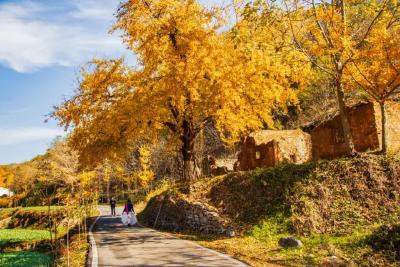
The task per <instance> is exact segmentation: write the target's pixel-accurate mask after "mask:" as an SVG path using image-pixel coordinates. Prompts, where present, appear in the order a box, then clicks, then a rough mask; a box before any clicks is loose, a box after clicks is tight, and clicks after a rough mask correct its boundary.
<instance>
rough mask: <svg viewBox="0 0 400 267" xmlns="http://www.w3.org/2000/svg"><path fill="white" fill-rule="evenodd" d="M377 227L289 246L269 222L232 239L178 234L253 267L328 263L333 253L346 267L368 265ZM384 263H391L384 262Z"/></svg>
mask: <svg viewBox="0 0 400 267" xmlns="http://www.w3.org/2000/svg"><path fill="white" fill-rule="evenodd" d="M376 228H377V227H371V228H359V229H357V230H354V231H353V232H352V233H351V234H348V235H343V236H341V235H328V234H315V235H311V236H306V237H300V238H299V239H300V240H301V241H302V243H303V247H300V248H290V249H284V248H281V247H280V246H279V245H278V241H279V239H280V238H281V237H287V236H290V235H292V234H290V233H289V232H286V231H282V229H283V227H282V225H279V224H275V223H273V222H271V221H267V222H265V223H263V224H262V225H259V226H256V227H254V228H253V229H252V230H251V231H249V232H248V233H247V234H245V235H243V236H237V237H234V238H225V237H221V236H215V235H207V234H199V233H180V234H177V236H178V237H180V238H184V239H188V240H192V241H195V242H197V243H199V244H200V245H203V246H205V247H208V248H211V249H215V250H218V251H220V252H223V253H226V254H228V255H232V256H234V257H236V258H237V259H239V260H242V261H244V262H247V263H249V264H251V265H252V266H256V267H261V266H307V265H312V266H313V265H320V264H328V263H329V261H331V258H330V257H332V256H336V257H337V258H338V259H339V262H342V263H343V264H345V265H346V266H369V265H368V264H369V263H370V262H368V261H367V258H366V257H368V255H370V254H372V252H373V249H372V248H371V247H370V246H369V245H368V244H367V242H366V240H367V239H368V237H369V236H370V235H371V233H372V232H373V230H374V229H376ZM378 266H382V265H378ZM384 266H391V265H390V263H388V262H385V265H384ZM393 266H395V265H393Z"/></svg>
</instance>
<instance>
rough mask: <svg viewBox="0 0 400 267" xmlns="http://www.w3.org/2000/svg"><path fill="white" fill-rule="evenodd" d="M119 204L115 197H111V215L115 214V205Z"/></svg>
mask: <svg viewBox="0 0 400 267" xmlns="http://www.w3.org/2000/svg"><path fill="white" fill-rule="evenodd" d="M116 204H117V201H116V200H115V198H114V197H112V198H111V199H110V206H111V216H115V205H116Z"/></svg>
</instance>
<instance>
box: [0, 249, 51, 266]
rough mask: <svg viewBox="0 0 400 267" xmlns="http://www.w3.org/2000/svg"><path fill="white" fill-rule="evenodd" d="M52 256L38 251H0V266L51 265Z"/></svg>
mask: <svg viewBox="0 0 400 267" xmlns="http://www.w3.org/2000/svg"><path fill="white" fill-rule="evenodd" d="M51 264H52V258H51V257H50V256H48V255H46V254H43V253H39V252H28V251H18V252H7V253H0V266H2V267H33V266H35V267H38V266H51Z"/></svg>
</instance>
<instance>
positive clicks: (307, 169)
mask: <svg viewBox="0 0 400 267" xmlns="http://www.w3.org/2000/svg"><path fill="white" fill-rule="evenodd" d="M110 12H111V11H110ZM113 12H114V11H113ZM115 14H116V20H115V23H114V25H113V26H112V29H111V30H112V31H117V32H119V33H121V35H122V42H123V44H124V46H126V47H127V48H128V49H129V50H130V51H131V52H132V55H133V56H134V58H136V59H137V60H135V61H134V62H135V63H136V64H135V65H131V63H132V62H128V61H125V60H124V59H122V58H117V59H93V60H92V61H90V62H88V64H86V65H85V67H83V68H82V70H81V72H80V74H79V75H80V76H79V77H78V86H77V88H76V90H75V91H74V94H73V95H72V96H70V97H69V98H67V99H65V100H64V101H63V102H62V103H59V104H58V105H56V106H55V107H54V109H53V110H52V111H51V113H50V115H49V117H48V119H55V120H57V122H58V124H59V125H60V126H62V127H64V128H65V129H66V130H68V131H69V133H68V136H67V137H66V138H65V139H61V138H57V139H55V140H54V142H53V143H52V144H51V146H50V147H49V149H48V150H47V151H46V153H45V154H43V155H38V156H37V157H35V158H33V159H32V160H29V161H27V162H24V163H20V164H10V165H7V166H0V187H4V188H7V189H9V190H10V191H11V192H12V193H13V194H11V195H9V196H6V195H5V196H0V207H1V208H2V209H1V210H0V229H1V230H0V236H2V237H3V238H2V239H1V241H0V245H1V246H2V247H1V249H2V252H3V251H5V252H7V253H5V254H1V255H2V256H1V258H2V260H3V261H4V264H9V263H10V262H12V261H17V263H18V261H22V262H25V260H26V259H27V261H29V259H31V261H32V262H34V261H35V260H39V261H42V260H43V261H48V260H50V261H51V262H52V264H55V265H59V266H83V265H84V262H85V260H86V254H87V250H88V244H87V235H86V233H87V229H88V226H89V224H90V222H91V218H92V217H93V216H95V214H96V207H97V204H98V203H99V202H100V203H108V202H109V200H110V198H111V197H113V196H114V197H116V198H117V201H118V202H122V201H125V200H126V199H127V198H131V199H132V200H133V201H135V202H136V203H137V207H136V210H137V211H140V212H141V213H140V216H139V217H140V219H141V220H142V221H143V222H144V223H147V224H148V225H149V226H153V225H155V223H154V221H152V220H151V218H158V217H159V215H160V213H163V212H165V209H166V207H163V206H162V205H161V204H160V203H162V201H164V199H166V198H164V197H165V196H168V197H169V200H171V201H170V203H171V205H170V207H171V210H170V213H168V216H171V218H170V219H171V220H173V219H174V215H177V214H178V213H179V212H181V211H182V210H181V207H179V206H177V205H176V202H174V201H175V200H180V199H185V201H186V200H190V201H199V202H201V203H203V204H207V205H209V206H210V207H213V208H214V209H215V210H217V211H218V214H219V215H220V216H222V217H223V219H224V220H225V221H226V223H228V224H230V225H231V226H232V229H234V230H235V236H233V234H232V236H233V237H231V238H225V237H222V236H215V235H204V234H199V233H186V232H185V229H182V230H183V233H181V234H180V236H182V237H185V238H188V239H192V240H195V241H197V242H200V243H201V244H203V245H205V246H208V247H211V248H215V249H217V250H221V251H223V252H226V253H228V254H230V255H233V256H235V257H238V258H240V259H242V260H244V261H246V262H248V263H251V264H253V265H255V266H268V265H271V266H274V265H283V266H299V265H329V264H337V265H339V266H340V265H343V266H351V265H354V266H357V265H361V266H368V265H372V266H375V265H378V266H395V265H396V264H397V263H398V262H399V257H400V256H399V247H400V241H399V223H400V221H399V208H400V202H399V201H400V189H399V188H400V187H399V173H400V170H399V166H400V162H399V156H398V155H395V156H392V154H391V153H394V152H396V151H394V150H393V151H392V149H391V147H390V142H389V141H392V139H393V138H392V137H390V138H389V137H388V136H389V135H388V134H387V133H388V130H389V129H391V127H392V126H394V125H388V120H387V119H388V118H387V116H386V115H387V111H386V107H387V106H386V104H385V103H387V101H399V100H400V60H399V58H400V39H399V38H400V23H399V21H400V4H399V2H398V0H385V1H379V0H365V1H364V0H363V1H346V0H342V1H313V0H312V1H291V0H289V1H284V2H281V1H269V0H266V1H233V3H232V4H231V5H229V6H222V5H220V6H217V7H216V8H206V7H205V6H203V5H202V4H200V3H199V2H198V1H182V0H170V1H168V2H167V1H165V0H152V1H127V0H125V1H123V2H122V3H121V5H120V6H119V8H118V10H116V12H115ZM232 14H233V15H234V16H233V17H234V18H232V17H230V15H232ZM363 101H369V102H376V103H377V104H379V107H380V111H381V113H380V114H381V117H382V119H381V123H380V124H379V125H375V126H377V127H376V128H377V129H375V130H376V132H377V133H378V132H380V133H381V135H380V137H378V136H377V137H376V140H375V141H376V142H375V143H380V145H381V149H380V151H367V152H366V153H358V152H357V151H356V146H355V144H354V138H355V137H354V136H352V131H351V127H350V124H349V116H348V115H349V114H348V111H347V109H346V105H350V104H353V103H360V102H363ZM332 114H338V117H337V118H338V120H339V121H340V123H339V124H338V125H339V126H338V127H339V128H340V130H339V131H338V134H337V136H331V138H332V139H335V142H336V143H335V144H337V146H338V147H339V146H340V147H342V148H343V151H345V152H344V154H343V155H342V156H343V158H339V159H334V160H330V161H316V162H308V163H304V164H299V165H294V164H286V163H285V164H280V165H277V166H275V167H273V168H266V169H256V170H253V171H249V172H238V171H232V172H231V173H230V174H227V175H220V176H215V175H219V174H220V173H227V172H228V168H227V166H217V164H216V162H217V160H216V159H219V160H222V161H224V162H231V161H232V160H233V161H234V160H236V159H237V158H238V153H239V152H240V151H239V147H240V144H242V142H243V140H245V138H246V136H249V135H250V134H252V133H254V132H256V131H258V130H263V129H264V130H265V129H268V130H274V129H302V127H303V126H305V125H309V124H310V123H314V122H320V121H324V120H325V119H327V118H329V117H330V116H332ZM388 114H389V113H388ZM378 128H379V130H378ZM378 139H379V140H378ZM393 140H394V139H393ZM364 152H365V151H364ZM294 156H295V155H294ZM211 162H213V163H212V164H211ZM231 165H233V166H236V167H237V165H234V164H233V163H232V164H231ZM236 169H237V168H236ZM216 170H217V171H218V170H219V171H221V170H222V172H215V171H216ZM174 213H175V214H174ZM156 220H157V219H156ZM177 225H178V224H177ZM288 235H294V236H296V237H297V238H299V239H300V240H301V241H302V242H303V244H304V245H303V246H302V247H301V248H297V249H283V248H281V247H280V246H278V244H277V243H278V240H279V239H280V238H281V237H285V236H288ZM43 253H44V254H43ZM18 255H21V257H18ZM25 256H26V257H25ZM23 264H25V263H21V265H23Z"/></svg>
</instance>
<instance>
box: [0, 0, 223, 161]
mask: <svg viewBox="0 0 400 267" xmlns="http://www.w3.org/2000/svg"><path fill="white" fill-rule="evenodd" d="M202 2H204V3H206V4H207V5H208V6H210V5H212V4H214V3H218V2H219V0H203V1H202ZM221 2H222V1H221ZM118 4H119V0H22V1H17V0H14V1H11V0H0V165H1V164H9V163H19V162H23V161H26V160H29V159H31V158H33V157H34V156H36V155H38V154H42V153H44V152H45V151H46V149H47V148H48V146H49V145H50V143H51V141H52V140H53V139H54V138H55V137H56V136H59V135H63V134H64V132H63V130H62V129H61V128H59V127H57V124H56V122H55V121H50V122H48V123H44V120H45V116H46V114H48V113H49V112H50V111H51V110H52V106H53V105H56V104H59V103H60V102H61V101H62V100H63V99H64V97H68V96H71V95H72V93H73V90H74V88H75V87H76V84H75V80H76V73H77V72H78V71H79V68H80V66H82V65H83V64H85V63H86V62H87V61H89V60H90V59H92V58H93V57H102V58H103V57H108V58H109V57H118V56H128V58H129V56H130V54H129V52H128V51H127V50H126V49H125V48H124V46H123V45H122V44H121V42H120V39H119V36H118V34H113V35H110V34H109V33H108V30H109V28H110V26H111V25H112V22H113V20H114V17H113V14H114V12H115V10H116V8H117V6H118Z"/></svg>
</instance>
